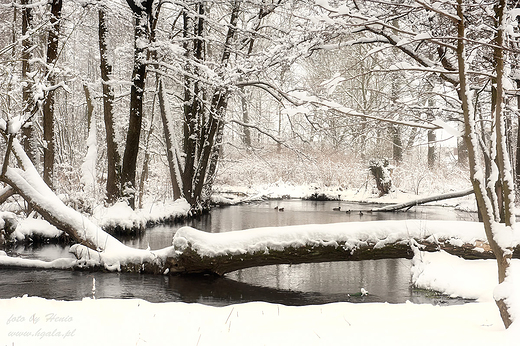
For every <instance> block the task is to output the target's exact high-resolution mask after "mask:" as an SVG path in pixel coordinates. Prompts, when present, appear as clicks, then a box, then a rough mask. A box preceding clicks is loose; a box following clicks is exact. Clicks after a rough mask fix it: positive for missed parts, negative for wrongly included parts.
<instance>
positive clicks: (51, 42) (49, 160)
mask: <svg viewBox="0 0 520 346" xmlns="http://www.w3.org/2000/svg"><path fill="white" fill-rule="evenodd" d="M62 5H63V2H62V0H52V2H51V19H50V23H51V29H50V30H49V36H48V38H47V61H46V63H47V69H46V81H47V86H48V87H50V90H49V91H48V92H47V95H46V97H45V101H44V103H43V141H44V147H43V180H44V181H45V183H46V184H47V185H48V186H49V187H50V188H51V189H52V187H53V180H54V154H55V149H54V147H55V140H54V93H55V90H54V88H53V87H54V86H55V84H56V73H55V71H54V68H55V66H56V63H57V60H58V43H59V40H58V39H59V33H60V21H61V8H62Z"/></svg>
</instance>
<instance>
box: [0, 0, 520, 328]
mask: <svg viewBox="0 0 520 346" xmlns="http://www.w3.org/2000/svg"><path fill="white" fill-rule="evenodd" d="M517 5H518V4H517V3H516V2H507V1H505V0H500V1H491V2H486V1H468V0H452V1H435V2H434V1H423V0H403V1H389V2H387V1H373V0H353V1H326V0H316V1H314V0H312V1H311V0H242V1H241V0H214V1H213V0H206V1H195V0H194V1H171V0H143V1H141V0H127V1H119V0H114V1H106V0H70V1H63V0H49V1H36V0H34V1H33V0H20V1H17V0H13V1H7V0H2V1H1V3H0V18H1V19H0V31H1V35H0V41H1V43H0V80H1V83H0V112H1V114H0V134H1V137H2V138H1V143H2V144H1V146H0V157H1V160H0V164H1V173H0V184H1V185H0V205H1V208H2V210H6V211H8V209H9V211H12V210H11V209H10V208H12V206H13V205H16V206H17V210H16V213H18V214H19V215H23V216H29V217H33V216H34V215H35V213H36V214H39V215H40V216H41V217H43V218H44V219H45V220H47V221H48V222H49V223H51V224H53V225H54V226H56V227H57V228H59V229H60V230H63V231H65V232H66V233H68V234H69V235H70V236H71V237H72V238H73V239H74V240H75V241H76V242H77V244H76V245H74V248H73V249H72V250H73V252H75V254H76V256H77V257H78V260H79V261H83V262H81V263H82V265H88V264H89V263H90V262H89V261H96V259H97V260H98V263H96V264H95V265H100V263H101V264H103V263H105V264H107V263H109V262H110V261H109V260H108V259H110V258H113V257H111V256H113V255H114V253H112V254H111V253H110V251H105V250H107V244H109V245H113V246H114V248H116V249H119V250H120V245H118V244H117V240H115V239H113V238H112V237H111V236H109V235H105V234H103V235H102V236H100V235H99V232H100V231H99V230H98V228H97V227H96V225H93V224H92V225H91V224H90V223H88V222H86V221H84V220H83V219H82V216H80V214H81V215H88V214H89V213H91V212H92V210H93V208H95V206H97V205H113V204H115V203H118V202H121V201H124V202H125V203H127V204H128V205H129V206H130V207H131V208H135V209H137V208H142V206H143V204H144V202H145V201H146V200H150V199H152V200H166V199H169V200H178V199H181V198H182V199H185V200H186V202H187V203H188V205H189V209H190V214H191V215H196V214H198V213H201V212H203V211H205V210H207V209H208V208H209V207H210V202H211V195H212V192H213V191H214V189H215V187H216V186H217V185H225V184H229V185H248V184H249V185H250V184H252V183H254V182H258V181H266V182H269V181H270V182H275V181H277V180H278V179H282V180H286V181H289V180H293V181H295V182H298V183H302V184H312V183H314V184H321V185H326V186H330V185H338V186H343V188H359V187H361V186H362V185H363V184H365V185H368V184H370V185H374V186H375V189H377V191H378V193H379V194H380V195H384V194H387V193H388V192H389V191H388V187H387V186H386V187H385V185H384V182H385V179H389V178H388V177H389V176H392V179H393V180H394V184H399V183H400V184H401V188H402V189H407V190H409V191H413V192H415V193H416V194H419V191H420V190H421V189H428V188H429V189H430V191H429V192H430V193H433V192H434V191H435V189H436V188H437V187H438V186H440V185H443V186H446V182H447V181H449V182H452V183H453V182H454V181H460V182H461V183H460V186H462V187H463V188H467V187H468V186H470V187H472V188H473V191H474V194H475V197H476V201H477V206H478V211H479V218H480V220H481V222H482V223H483V225H484V228H485V232H486V237H487V242H488V244H489V247H490V249H491V251H492V253H493V254H494V256H495V258H496V259H497V263H498V281H499V283H504V285H505V284H507V282H508V280H507V276H508V268H509V265H510V261H511V258H512V256H513V252H514V251H513V249H514V248H515V247H516V246H517V245H518V244H517V243H516V241H517V240H515V239H516V238H515V234H516V233H515V232H516V231H515V230H514V224H515V212H514V209H515V198H516V197H515V191H516V189H517V187H518V183H519V177H520V155H519V154H518V148H519V147H520V136H519V135H518V133H519V131H520V126H519V121H518V119H519V118H518V104H519V103H520V95H519V94H518V88H519V86H520V74H519V72H518V66H517V63H518V62H517V60H518V36H519V32H520V31H519V23H518V17H517V16H518V15H520V10H519V9H518V8H517ZM448 159H449V160H448ZM447 162H450V163H449V164H447ZM237 167H239V168H237ZM377 167H379V168H381V171H382V172H383V173H382V174H383V177H380V178H381V182H377V181H376V183H373V180H372V177H371V176H369V174H370V173H369V172H370V169H369V168H372V169H374V168H377ZM372 173H373V174H374V176H375V177H376V179H377V174H375V173H374V172H372ZM436 182H437V183H436ZM436 184H438V185H436ZM464 184H466V185H464ZM427 186H428V187H427ZM436 192H437V193H439V192H448V191H436ZM20 217H22V216H20ZM5 219H6V220H7V218H5ZM6 222H7V221H3V224H5V223H6ZM192 236H193V237H194V238H197V236H195V235H193V234H192ZM100 238H101V239H100ZM182 241H184V240H182ZM177 245H178V247H177V250H178V249H179V248H182V249H183V250H185V249H188V250H190V251H191V248H190V246H192V245H193V244H191V245H187V244H177ZM172 251H173V250H171V249H170V250H168V249H165V250H164V253H161V254H160V255H158V256H159V258H160V259H161V261H165V262H162V263H160V264H157V258H156V257H154V256H155V255H156V254H154V253H151V252H149V253H141V252H139V253H137V251H134V252H132V251H129V252H128V256H127V258H126V261H127V263H126V265H127V266H128V267H132V266H135V267H136V268H137V267H139V266H141V265H142V266H145V264H146V265H151V266H152V267H153V266H155V267H154V268H155V269H151V271H154V270H157V268H160V269H161V271H164V269H165V268H168V269H170V270H171V268H173V265H174V264H172V263H170V262H169V261H171V258H172V256H173V258H175V256H176V255H175V254H173V252H172ZM116 252H117V251H116ZM104 256H105V257H104ZM110 263H111V264H107V265H108V266H109V267H110V266H112V265H114V263H115V262H110ZM175 265H178V263H176V264H175ZM116 267H117V265H116ZM506 291H507V290H506ZM507 298H508V296H507V294H504V295H502V296H500V295H498V296H497V297H496V302H497V305H498V307H499V309H500V312H501V316H502V319H503V321H504V325H505V326H506V327H508V326H509V325H511V323H512V320H513V319H512V318H511V313H510V305H509V304H508V303H507Z"/></svg>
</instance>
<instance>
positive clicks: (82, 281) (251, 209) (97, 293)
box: [0, 200, 476, 306]
mask: <svg viewBox="0 0 520 346" xmlns="http://www.w3.org/2000/svg"><path fill="white" fill-rule="evenodd" d="M275 207H278V209H280V208H283V211H278V210H277V209H275ZM338 207H340V208H341V211H334V210H333V209H334V208H338ZM372 207H373V205H369V204H352V203H345V202H337V201H303V200H277V201H275V200H272V201H264V202H258V203H252V204H248V205H240V206H230V207H222V208H214V209H213V210H212V211H211V213H210V214H207V215H203V216H201V217H199V218H197V219H194V220H189V221H186V222H184V223H183V224H178V225H175V226H168V227H166V226H161V227H154V228H151V229H148V230H146V232H144V234H142V235H141V236H140V237H138V238H134V239H123V242H124V243H126V244H127V245H129V246H133V247H137V248H147V247H150V248H151V249H159V248H163V247H165V246H168V245H170V244H171V239H172V236H173V234H175V232H176V230H177V229H179V228H180V227H182V226H184V225H189V226H192V227H195V228H197V229H200V230H204V231H207V232H227V231H234V230H241V229H248V228H254V227H266V226H286V225H299V224H309V223H335V222H353V221H371V220H396V219H424V220H428V219H430V220H475V219H476V216H475V214H473V213H467V212H461V211H455V210H453V209H452V208H444V207H438V206H422V207H414V208H413V209H411V210H410V211H408V212H395V213H368V212H364V213H363V215H360V213H359V210H369V209H371V208H372ZM346 210H355V212H354V211H352V212H350V213H346V212H345V211H346ZM13 251H14V252H16V253H18V255H20V256H23V257H27V258H39V259H44V260H51V259H54V258H58V257H67V256H70V254H68V248H67V247H63V246H59V245H45V246H39V247H22V246H19V247H17V248H15V249H13ZM410 266H411V261H410V260H406V259H386V260H373V261H359V262H333V263H312V264H299V265H272V266H265V267H256V268H248V269H243V270H239V271H236V272H233V273H229V274H227V275H226V276H225V277H213V276H162V275H156V276H154V275H141V274H128V273H123V274H121V273H100V272H92V273H89V272H76V271H57V270H30V269H5V268H2V269H0V298H11V297H17V296H22V295H24V294H27V295H29V296H39V297H44V298H49V299H60V300H79V299H82V298H84V297H95V298H97V299H100V298H142V299H145V300H148V301H151V302H170V301H182V302H190V303H192V302H197V303H203V304H209V305H214V306H222V305H228V304H235V303H243V302H250V301H266V302H272V303H280V304H285V305H308V304H322V303H330V302H339V301H350V302H389V303H404V302H406V301H411V302H414V303H432V304H453V303H464V302H465V300H459V299H449V298H447V297H443V296H439V295H435V294H432V293H431V292H423V291H420V290H415V289H413V288H412V286H411V282H410ZM362 289H364V290H367V291H368V292H369V294H368V295H365V296H360V294H359V292H361V290H362Z"/></svg>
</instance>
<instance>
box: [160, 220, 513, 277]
mask: <svg viewBox="0 0 520 346" xmlns="http://www.w3.org/2000/svg"><path fill="white" fill-rule="evenodd" d="M420 222H421V221H418V220H413V221H411V222H396V224H400V226H401V227H402V229H401V231H396V232H390V233H386V234H385V233H384V232H382V233H379V235H378V232H379V231H377V230H376V231H374V232H371V231H369V230H370V228H371V227H372V228H375V229H378V228H379V227H380V225H382V224H384V223H382V222H379V221H372V222H360V223H343V224H336V225H334V226H333V227H338V232H332V233H333V234H334V235H333V236H332V237H331V233H330V230H326V229H327V228H328V227H330V226H331V225H308V226H298V227H294V228H292V227H282V228H280V229H279V231H280V232H281V233H282V234H281V235H280V238H278V241H276V240H275V239H276V235H273V234H269V233H270V232H272V229H270V228H266V229H255V230H246V231H240V232H242V233H241V234H239V232H228V233H220V234H208V233H206V232H201V231H197V230H194V229H189V228H183V229H181V230H179V231H178V233H177V234H176V235H175V237H174V241H173V243H174V248H175V250H176V254H177V255H176V256H175V257H172V258H169V259H168V263H167V266H168V271H169V272H170V273H181V274H200V273H212V274H217V275H224V274H226V273H229V272H232V271H235V270H239V269H245V268H249V267H256V266H264V265H272V264H299V263H318V262H334V261H360V260H375V259H384V258H407V259H411V258H412V257H413V255H414V249H419V250H422V251H429V252H435V251H440V250H444V251H446V252H448V253H450V254H452V255H456V256H459V257H462V258H465V259H494V258H495V257H494V255H493V252H492V251H491V249H490V248H489V246H488V245H487V243H486V242H485V241H482V240H476V239H475V240H473V241H468V242H464V241H463V240H462V239H459V238H454V237H451V236H449V235H448V234H444V237H443V238H437V237H436V234H435V233H432V232H428V230H424V229H423V230H421V229H419V228H415V227H413V226H415V225H417V224H418V223H420ZM433 223H435V224H436V225H434V227H433V229H437V227H439V225H440V226H442V224H443V222H433ZM396 224H394V226H395V225H396ZM475 224H476V225H475V226H476V227H478V228H480V226H481V225H480V224H478V223H475ZM383 227H384V226H383ZM297 228H299V229H300V230H296V229H297ZM313 228H314V231H313V233H314V237H313V238H312V239H311V238H309V237H308V236H309V229H313ZM341 228H342V229H341ZM292 229H294V231H293V230H292ZM320 230H324V233H322V234H320V233H321V232H320ZM360 230H361V231H360ZM248 232H250V233H251V234H249V235H248V234H247V233H248ZM257 232H266V233H267V234H266V235H265V239H266V241H267V242H272V244H270V245H259V244H261V243H262V241H261V240H260V241H259V239H258V238H257V235H256V234H255V233H257ZM285 232H287V233H286V234H285V235H284V234H283V233H285ZM291 232H294V233H293V234H292V236H293V237H294V239H295V242H294V244H290V242H289V243H287V242H286V241H285V240H284V239H285V237H286V236H287V234H288V235H290V236H291ZM418 232H422V234H423V235H422V236H420V235H419V234H418ZM233 233H236V234H233ZM326 233H329V234H328V235H329V238H327V237H324V236H323V235H326ZM438 234H439V235H442V233H438ZM482 236H484V235H483V234H482ZM233 237H238V238H239V240H238V244H240V246H239V245H238V244H237V242H235V243H233V241H232V238H233ZM246 237H250V242H249V243H248V242H247V241H246V240H245V238H246ZM297 237H298V238H299V239H298V240H296V238H297ZM219 238H220V239H219ZM240 238H242V239H240ZM267 239H268V240H267ZM334 239H336V240H334ZM466 239H467V238H466ZM224 242H226V243H228V246H227V247H225V248H224V247H223V248H221V244H223V243H224ZM215 249H219V250H215ZM514 257H516V258H520V247H517V248H515V253H514Z"/></svg>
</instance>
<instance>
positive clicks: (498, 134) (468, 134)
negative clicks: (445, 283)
mask: <svg viewBox="0 0 520 346" xmlns="http://www.w3.org/2000/svg"><path fill="white" fill-rule="evenodd" d="M463 8H464V4H463V0H458V2H457V15H458V17H459V18H460V19H459V20H458V23H457V29H458V37H459V39H458V41H457V61H458V68H459V78H460V94H459V96H460V98H461V101H462V110H463V113H464V124H465V128H464V141H465V143H466V145H467V147H468V158H469V166H470V178H471V182H472V185H473V188H474V191H475V196H476V198H477V205H478V207H479V210H480V212H481V215H482V221H483V223H484V229H485V232H486V236H487V240H488V242H489V246H490V247H491V249H492V251H493V253H494V255H495V257H496V260H497V264H498V282H499V283H502V282H503V281H504V280H505V278H506V275H507V269H508V267H509V260H510V258H511V255H512V251H511V250H510V249H504V248H502V247H501V246H500V245H499V244H498V243H497V241H496V238H495V234H494V232H496V230H495V228H496V227H494V224H495V223H497V220H499V216H498V215H496V214H495V212H496V211H497V209H498V208H496V209H495V210H493V209H492V208H493V207H494V206H495V205H497V203H498V197H497V196H496V190H495V189H494V188H491V189H486V186H495V181H493V180H490V179H489V178H487V179H486V180H489V182H488V181H486V182H484V181H483V177H484V176H485V175H483V174H482V168H481V164H480V159H479V156H478V153H477V144H476V143H477V139H476V130H475V122H474V119H473V118H472V116H473V115H472V114H470V109H472V108H471V100H470V96H469V95H470V94H469V93H470V90H469V87H468V85H467V81H466V52H465V43H464V38H465V17H464V11H463ZM504 10H505V1H504V0H501V1H500V4H499V5H498V6H497V7H496V11H497V12H496V13H497V22H498V25H497V28H498V33H497V42H496V46H495V47H497V48H495V52H494V53H495V62H496V74H497V87H496V90H497V106H496V107H495V119H494V121H495V135H494V137H495V139H494V140H493V143H492V145H496V155H497V156H496V159H497V162H501V167H498V170H499V174H500V176H501V178H502V179H503V185H502V189H501V193H502V194H503V195H502V197H503V203H504V204H505V209H506V218H505V219H506V222H507V223H506V225H508V226H511V225H512V223H513V222H514V219H513V218H512V216H511V215H510V214H511V208H512V206H513V204H512V201H510V200H509V196H510V194H511V193H512V191H509V190H510V185H509V183H510V181H509V179H507V178H506V177H507V174H508V172H507V170H508V168H507V166H505V165H506V164H507V163H506V162H507V150H504V147H503V146H504V145H505V138H503V137H502V134H503V128H502V127H503V121H504V120H503V109H502V100H503V85H502V78H503V69H504V62H503V51H502V45H503V43H504V42H503V35H504V25H503V20H504V18H503V16H504V14H503V11H504ZM492 137H493V136H492ZM494 159H495V158H489V159H488V160H489V161H491V162H490V164H494ZM497 306H498V308H499V310H500V315H501V316H502V320H503V322H504V325H505V326H506V328H508V327H509V326H510V325H511V323H512V320H511V316H510V314H509V311H508V308H507V304H506V303H505V302H504V300H503V299H499V300H497Z"/></svg>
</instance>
